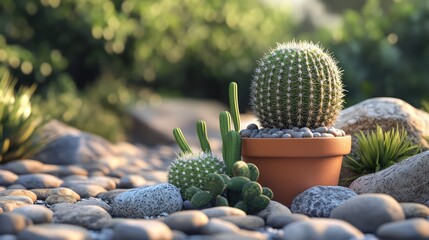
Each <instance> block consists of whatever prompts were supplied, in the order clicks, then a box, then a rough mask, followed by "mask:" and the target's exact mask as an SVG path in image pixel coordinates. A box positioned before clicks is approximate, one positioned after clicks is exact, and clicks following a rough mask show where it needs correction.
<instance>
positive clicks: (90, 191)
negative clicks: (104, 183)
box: [68, 184, 106, 198]
mask: <svg viewBox="0 0 429 240" xmlns="http://www.w3.org/2000/svg"><path fill="white" fill-rule="evenodd" d="M68 188H70V189H71V190H73V191H75V192H76V193H77V194H79V196H80V197H81V198H90V197H95V196H97V195H98V194H100V193H102V192H106V189H105V188H103V187H101V186H99V185H94V184H74V185H70V186H69V187H68Z"/></svg>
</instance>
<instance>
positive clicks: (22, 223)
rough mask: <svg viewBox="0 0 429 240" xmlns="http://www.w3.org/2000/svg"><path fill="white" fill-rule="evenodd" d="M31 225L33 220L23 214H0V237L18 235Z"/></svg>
mask: <svg viewBox="0 0 429 240" xmlns="http://www.w3.org/2000/svg"><path fill="white" fill-rule="evenodd" d="M29 225H32V222H31V220H30V219H28V218H26V217H25V216H23V215H21V214H16V213H2V214H0V235H3V234H17V233H18V232H20V231H22V230H24V229H25V228H26V227H27V226H29Z"/></svg>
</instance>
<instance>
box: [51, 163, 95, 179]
mask: <svg viewBox="0 0 429 240" xmlns="http://www.w3.org/2000/svg"><path fill="white" fill-rule="evenodd" d="M44 173H47V174H50V175H54V176H56V177H59V178H64V177H67V176H70V175H71V176H87V175H88V171H87V170H86V169H85V168H83V167H79V166H74V165H70V166H57V168H55V169H51V170H48V171H44Z"/></svg>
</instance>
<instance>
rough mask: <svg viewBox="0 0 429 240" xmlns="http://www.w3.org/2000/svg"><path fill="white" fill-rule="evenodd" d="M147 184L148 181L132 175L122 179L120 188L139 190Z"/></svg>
mask: <svg viewBox="0 0 429 240" xmlns="http://www.w3.org/2000/svg"><path fill="white" fill-rule="evenodd" d="M145 183H146V180H145V179H144V178H143V177H142V176H140V175H136V174H132V175H126V176H123V177H122V178H121V180H120V181H119V184H118V187H119V188H138V187H141V186H143V185H144V184H145Z"/></svg>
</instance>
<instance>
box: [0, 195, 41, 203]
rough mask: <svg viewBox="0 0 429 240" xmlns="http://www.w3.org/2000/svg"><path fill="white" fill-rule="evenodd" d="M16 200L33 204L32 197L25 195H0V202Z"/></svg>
mask: <svg viewBox="0 0 429 240" xmlns="http://www.w3.org/2000/svg"><path fill="white" fill-rule="evenodd" d="M7 201H17V202H23V203H25V204H33V199H31V198H29V197H27V196H3V197H0V202H7Z"/></svg>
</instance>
